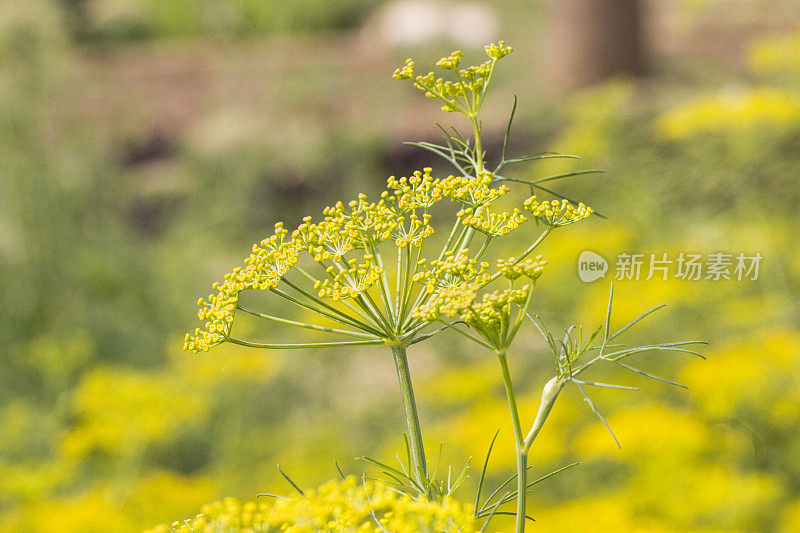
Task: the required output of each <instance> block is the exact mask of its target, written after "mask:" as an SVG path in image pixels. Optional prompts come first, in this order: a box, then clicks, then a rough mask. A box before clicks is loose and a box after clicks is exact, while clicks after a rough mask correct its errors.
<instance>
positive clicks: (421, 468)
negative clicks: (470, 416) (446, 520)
mask: <svg viewBox="0 0 800 533" xmlns="http://www.w3.org/2000/svg"><path fill="white" fill-rule="evenodd" d="M392 355H394V364H395V367H396V368H397V380H398V382H399V383H400V394H401V395H402V397H403V410H404V411H405V414H406V424H407V426H408V441H409V447H410V448H411V463H412V464H411V466H410V468H411V469H412V471H413V475H414V479H415V480H416V481H417V483H419V486H420V487H428V474H427V463H426V462H425V448H424V446H423V443H422V429H421V428H420V424H419V415H418V414H417V404H416V402H415V401H414V389H413V388H412V386H411V372H410V371H409V368H408V358H407V357H406V347H405V346H404V345H398V346H392ZM426 496H428V497H429V498H430V496H431V494H430V489H428V490H427V494H426Z"/></svg>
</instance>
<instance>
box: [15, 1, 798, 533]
mask: <svg viewBox="0 0 800 533" xmlns="http://www.w3.org/2000/svg"><path fill="white" fill-rule="evenodd" d="M798 28H800V4H798V3H797V2H795V1H794V0H640V1H636V0H559V1H555V0H553V1H552V2H545V1H502V2H500V1H498V2H488V1H486V2H482V1H478V0H474V1H464V2H461V1H455V0H453V1H448V2H434V1H417V0H389V1H376V0H341V1H337V2H329V1H324V0H295V1H292V2H283V1H276V0H224V1H223V0H217V1H210V0H209V1H204V0H171V1H168V2H164V1H158V0H138V1H137V0H0V347H2V348H0V357H2V359H1V361H2V371H1V372H0V530H2V531H21V532H27V531H30V532H39V531H48V532H50V533H54V532H60V531H64V532H76V531H85V532H92V531H98V532H116V531H120V532H128V531H138V530H141V529H142V528H146V527H149V526H152V525H154V524H156V523H159V522H164V521H167V522H170V521H172V520H174V519H176V518H180V517H188V516H192V515H193V514H195V513H196V512H197V510H198V509H199V506H200V505H201V504H203V503H204V502H207V501H210V500H213V499H215V498H219V497H222V496H228V495H230V496H236V497H239V498H242V499H249V498H254V497H255V495H256V494H257V493H259V492H264V491H266V492H278V493H286V492H288V491H290V490H291V487H289V486H288V484H287V483H286V482H285V481H284V480H283V478H282V477H281V476H280V475H279V473H278V471H277V469H276V464H280V465H281V466H282V468H283V469H284V470H286V471H287V472H288V473H290V474H291V476H292V477H293V478H294V479H295V480H297V481H298V482H299V483H300V484H301V485H303V486H314V485H316V484H318V483H319V482H322V481H325V480H328V479H331V478H334V477H336V476H337V473H336V469H335V466H334V459H336V460H338V462H339V464H340V465H341V466H342V468H343V469H344V470H345V471H348V472H352V473H359V472H361V471H362V470H363V469H364V468H365V467H366V465H365V464H364V463H362V462H358V461H355V460H354V459H353V458H354V457H356V456H361V455H365V454H369V455H373V456H375V457H378V458H381V459H384V460H390V459H391V458H392V457H393V456H394V454H395V453H396V452H398V451H399V450H400V449H401V447H402V439H401V438H400V435H401V432H402V430H403V422H402V414H401V408H400V402H399V395H398V393H397V386H396V377H395V375H394V369H393V364H392V361H391V358H390V357H388V355H387V353H383V351H378V350H372V349H364V350H353V351H351V352H347V353H344V352H342V351H333V350H325V351H317V352H277V353H276V352H261V351H256V350H248V349H245V348H238V347H232V346H230V345H224V346H223V347H221V348H218V349H215V350H212V351H211V352H210V353H206V354H201V355H199V356H195V355H192V354H190V353H187V352H183V351H181V349H180V348H181V344H182V340H183V332H184V331H186V330H188V329H190V328H194V327H195V318H194V317H195V312H196V308H195V301H196V300H197V298H198V297H199V296H204V295H206V294H208V292H209V290H210V289H209V286H210V283H211V282H212V281H214V280H218V279H220V278H221V276H222V275H223V274H224V273H225V272H227V271H229V270H230V269H231V268H232V267H233V266H235V265H237V264H239V263H240V261H241V259H242V258H243V257H245V256H246V255H247V254H248V253H249V249H250V245H251V243H253V242H257V241H259V240H260V239H261V238H262V237H263V236H265V235H266V234H267V233H269V232H270V230H271V228H272V225H273V224H274V223H275V222H276V221H278V220H284V221H286V223H287V226H288V227H291V226H292V225H293V224H295V223H297V222H298V221H299V219H300V218H301V217H302V216H304V215H307V214H314V215H317V214H319V213H320V211H321V208H322V206H323V205H325V204H327V203H330V202H332V201H335V200H336V199H340V198H341V199H348V198H350V197H352V196H353V195H354V194H356V193H357V192H358V191H364V192H367V193H370V194H375V193H376V192H377V191H379V190H381V188H382V187H383V185H384V183H385V178H386V177H387V176H388V175H390V174H398V175H400V174H404V173H407V172H409V171H411V170H412V169H414V168H419V167H423V166H427V165H429V164H430V165H431V166H433V167H434V168H435V169H436V171H437V174H440V175H446V174H447V173H449V172H450V169H448V168H447V167H446V166H445V164H444V163H443V162H440V161H436V160H434V159H432V156H431V155H430V154H428V153H425V152H421V151H419V150H417V149H414V148H411V147H408V146H404V145H403V144H402V142H403V141H407V140H429V141H436V140H437V131H436V129H435V126H434V125H433V122H434V121H436V120H438V121H443V122H445V123H446V122H447V121H448V119H450V117H449V116H446V115H443V114H442V113H441V112H440V111H439V109H438V108H439V106H438V105H436V104H435V103H432V102H431V101H430V100H427V99H425V98H422V97H421V95H419V94H417V91H415V90H413V89H412V88H411V87H410V85H409V84H407V83H400V82H397V81H395V80H392V79H391V73H392V71H393V69H394V68H395V67H396V66H398V65H400V64H401V63H402V61H403V60H404V59H405V58H406V57H409V56H414V57H415V58H417V59H418V64H419V65H420V68H421V69H425V68H426V67H425V66H423V65H426V66H427V65H432V63H433V61H434V60H435V59H436V58H438V57H440V56H441V55H444V54H446V53H448V52H449V51H451V50H453V49H456V48H459V49H462V50H463V51H464V53H465V56H466V57H465V61H466V62H467V63H471V62H475V61H482V59H481V57H482V50H481V45H483V44H485V43H486V42H488V41H490V40H496V39H505V40H506V41H507V42H509V43H510V44H511V45H513V46H514V48H515V52H514V53H513V54H512V55H510V56H509V57H508V58H507V59H504V60H503V62H502V63H501V66H500V70H499V73H498V78H497V86H496V88H495V90H494V93H493V94H492V95H491V96H490V101H489V102H488V103H487V107H486V108H485V115H486V117H487V118H486V125H485V129H486V136H487V139H488V143H487V148H488V150H489V155H490V157H491V156H492V155H493V154H494V155H497V150H498V148H499V146H500V143H501V140H502V130H503V128H504V122H505V120H506V117H507V114H508V112H509V111H510V107H511V102H512V98H513V95H514V94H516V95H518V97H519V101H520V105H519V107H518V113H517V121H516V124H515V127H514V130H513V137H512V149H513V150H514V151H515V153H520V154H521V153H530V152H538V151H543V150H557V151H560V152H566V153H575V154H578V155H581V156H583V158H584V159H583V160H581V161H577V162H574V161H571V162H570V164H569V165H567V164H564V163H563V162H560V163H558V164H546V165H545V164H541V163H540V164H538V165H531V166H529V167H520V168H518V169H517V171H516V172H517V173H518V174H519V175H520V176H523V175H528V176H537V177H541V176H545V175H547V174H552V173H558V172H564V171H569V170H572V169H586V168H603V169H605V170H607V173H606V174H604V175H602V176H601V177H594V176H582V177H579V178H575V179H574V180H573V181H571V182H570V183H563V184H562V185H561V188H560V191H562V192H564V193H568V194H570V195H573V196H576V197H579V198H580V199H581V200H583V201H585V202H586V203H588V204H590V205H592V206H593V207H595V208H596V209H597V210H598V211H600V212H601V213H603V214H604V215H605V216H606V217H607V218H606V219H600V218H597V217H593V218H592V219H591V220H590V221H588V222H585V223H582V224H580V225H577V226H573V227H570V228H567V229H565V230H563V231H561V232H558V235H556V236H555V237H554V238H553V239H552V240H551V241H550V242H548V243H547V245H546V246H545V247H544V248H543V249H542V251H543V253H544V254H545V255H546V256H547V258H548V260H549V262H550V264H549V266H548V269H547V272H546V274H545V276H544V277H543V278H542V279H541V282H540V285H539V287H538V288H537V291H538V294H537V300H536V303H535V306H536V309H537V311H538V312H539V313H540V314H541V315H542V316H543V318H544V319H545V321H546V322H547V323H548V324H549V325H550V326H551V328H553V329H555V330H560V329H562V328H565V327H567V326H569V325H570V324H572V323H583V324H586V326H587V327H589V328H590V329H593V327H595V326H597V325H599V324H600V323H601V321H602V317H603V314H604V312H605V305H606V299H607V294H608V288H609V283H610V281H611V280H612V279H613V277H614V271H613V266H612V270H610V271H609V272H608V273H607V275H606V277H605V278H603V279H601V280H598V281H595V282H593V283H584V282H582V281H580V279H579V278H578V273H577V260H578V256H579V254H580V253H581V252H582V251H583V250H587V249H589V250H592V251H595V252H597V253H599V254H601V255H603V256H604V257H606V258H607V259H609V261H612V260H613V258H614V257H616V256H618V254H620V253H644V254H648V256H647V257H649V254H651V253H652V254H657V255H658V257H661V254H663V253H667V254H669V256H670V257H673V258H675V257H677V256H678V255H679V254H680V253H681V252H683V253H686V254H689V253H699V254H703V255H704V256H705V255H707V254H712V253H717V252H723V253H730V254H734V255H735V254H738V253H745V254H747V255H748V256H751V255H754V254H756V253H760V254H761V255H762V256H763V260H762V263H761V265H760V267H761V268H760V272H759V276H758V279H757V280H752V279H745V280H742V281H737V280H736V279H735V277H734V279H732V280H719V281H713V280H708V281H689V280H680V279H675V277H674V276H672V275H671V276H669V277H668V279H667V280H662V279H660V275H657V276H655V277H654V278H653V279H651V280H649V281H646V280H644V279H642V280H640V281H619V282H617V283H616V295H617V301H616V304H615V310H614V313H615V319H614V320H615V323H616V324H620V325H621V324H623V323H624V322H625V321H627V320H630V319H632V318H634V317H635V316H637V315H638V314H639V313H641V312H642V311H644V310H646V309H648V308H649V307H652V306H653V305H656V304H659V303H666V304H668V305H667V308H666V309H665V310H662V311H660V312H659V313H658V314H657V315H655V316H654V317H653V318H652V319H651V320H650V321H649V322H646V323H645V324H643V325H642V326H640V327H639V328H638V329H637V330H636V331H634V332H632V333H631V337H630V340H631V341H642V342H649V341H657V340H671V339H675V338H683V339H690V338H702V339H707V340H709V341H711V345H710V346H709V347H708V349H707V355H708V360H707V361H700V360H699V359H697V360H695V359H692V358H691V357H689V356H684V355H682V354H664V353H656V354H651V355H647V356H644V357H642V358H641V359H639V360H637V361H636V363H637V364H638V365H639V366H641V367H642V368H646V369H648V370H652V371H657V372H660V373H662V374H663V375H666V376H668V377H670V378H671V379H675V380H677V381H680V382H682V383H685V384H687V385H688V386H689V387H690V388H689V390H688V391H684V390H682V389H677V388H671V387H669V386H668V385H664V384H661V383H657V382H653V381H648V380H646V379H644V378H642V379H641V380H640V379H637V378H636V377H635V376H633V377H632V376H631V375H630V374H628V375H622V374H620V373H619V372H616V371H614V370H613V369H604V370H600V371H598V372H597V373H596V377H597V378H598V380H601V381H614V380H616V382H623V383H627V384H632V385H636V386H640V387H641V389H642V390H641V391H639V392H626V391H605V390H601V391H599V392H596V393H595V396H594V399H595V402H596V403H597V405H598V407H599V408H601V409H602V410H603V412H604V413H605V414H606V416H607V419H608V421H609V423H610V424H611V426H612V427H613V428H614V430H615V431H616V434H617V436H618V437H619V439H620V441H621V442H622V448H621V449H617V448H616V446H615V445H614V442H613V440H612V439H611V437H610V436H609V435H608V433H607V432H606V430H605V429H604V428H603V426H602V425H601V423H600V422H599V421H598V419H597V418H596V417H594V415H593V414H592V413H591V411H590V409H589V408H588V406H587V405H586V404H585V403H584V402H582V401H581V399H580V398H579V396H578V395H577V394H575V393H574V391H568V392H566V393H565V394H564V397H563V398H561V399H560V400H559V402H558V404H557V405H556V407H555V409H554V411H553V414H552V415H551V419H550V420H549V421H548V422H547V425H546V426H545V428H544V430H543V432H542V434H541V436H540V439H539V440H537V443H536V445H535V446H534V447H533V449H532V455H531V461H532V463H533V464H534V465H535V469H534V474H533V475H534V476H535V475H536V474H544V473H546V472H548V471H550V470H552V469H554V468H557V467H560V466H562V465H565V464H568V463H570V462H572V461H575V460H580V461H581V462H582V464H581V465H580V466H578V467H575V468H572V469H570V470H568V471H566V472H564V473H562V474H560V475H559V476H556V477H554V478H552V479H550V480H548V481H547V482H545V483H542V484H540V485H538V486H537V487H536V490H535V491H534V493H533V496H532V497H531V500H530V504H529V508H530V513H531V514H532V515H533V516H534V517H535V518H536V519H537V523H536V524H535V525H534V526H533V527H534V529H536V530H541V531H634V530H638V531H686V530H695V531H731V530H740V531H798V530H800V439H798V437H797V435H798V434H800V304H799V303H798V296H800V253H798V251H797V249H798V242H800V224H798V222H800V216H799V215H798V206H800V184H799V183H798V178H800V30H799V29H798ZM644 268H645V269H646V268H647V265H645V267H644ZM642 277H643V278H644V277H645V276H644V275H643V276H642ZM262 335H265V336H267V337H269V335H270V332H269V331H265V332H262ZM274 335H275V336H285V335H287V333H286V330H284V329H275V330H274ZM287 340H289V339H287ZM476 352H477V351H476V350H474V348H473V347H472V346H468V345H465V344H463V343H462V342H461V340H459V339H456V338H454V337H447V338H445V337H444V336H440V338H439V339H438V340H434V341H431V342H429V343H422V344H419V345H415V346H414V347H413V348H412V351H411V352H410V358H411V365H412V372H413V375H414V378H415V380H416V381H415V383H416V388H417V395H418V398H417V399H418V403H419V405H420V409H421V417H422V421H423V428H424V431H425V433H424V435H425V438H426V442H427V445H428V448H429V454H434V455H435V453H434V452H435V450H436V448H437V447H438V443H439V442H444V448H443V449H444V452H443V461H444V462H445V464H453V465H454V468H459V467H460V466H461V465H462V464H463V463H464V462H466V461H467V459H468V458H469V457H472V458H473V459H472V465H473V466H472V470H473V476H472V478H471V480H470V481H469V482H468V483H467V485H466V486H465V487H464V488H462V489H461V490H462V492H461V493H460V496H461V498H462V499H464V500H467V501H469V500H471V499H472V497H473V494H474V492H473V491H474V487H475V477H476V476H475V475H474V474H475V473H476V471H477V470H479V467H480V464H481V462H482V460H483V456H484V454H485V451H486V448H487V446H488V444H489V440H490V438H491V435H492V434H493V433H494V431H495V430H496V428H498V427H501V428H502V430H501V433H500V437H499V439H498V444H497V445H496V447H495V452H494V454H493V459H492V461H491V463H490V478H491V482H492V483H496V482H498V481H499V480H502V479H504V477H505V476H507V475H508V474H509V472H510V471H511V470H512V469H513V454H512V453H511V452H512V449H513V448H512V443H511V431H510V429H509V427H508V423H507V419H508V417H507V413H506V405H505V403H504V399H503V395H502V388H501V382H500V376H499V374H498V371H497V369H496V363H495V361H494V360H493V358H492V357H491V356H490V355H489V354H483V353H476ZM510 359H511V365H512V367H513V370H514V374H515V376H516V378H517V380H518V382H517V387H518V388H519V389H520V390H521V391H522V394H523V396H524V399H523V401H522V411H523V417H524V418H527V419H530V418H531V417H532V416H533V414H534V412H535V409H536V406H537V403H538V402H537V397H538V395H539V390H540V388H541V385H542V384H543V383H544V381H546V379H547V378H548V377H549V375H550V374H551V372H552V368H551V364H552V361H551V358H550V357H548V356H547V353H546V351H545V349H544V346H543V344H542V343H541V342H540V340H538V339H537V337H536V335H535V333H534V332H533V330H531V331H527V332H525V333H524V334H523V335H521V336H520V338H518V341H517V346H516V349H515V350H514V351H513V353H512V354H510ZM497 527H498V528H500V529H502V524H501V523H500V522H498V525H497Z"/></svg>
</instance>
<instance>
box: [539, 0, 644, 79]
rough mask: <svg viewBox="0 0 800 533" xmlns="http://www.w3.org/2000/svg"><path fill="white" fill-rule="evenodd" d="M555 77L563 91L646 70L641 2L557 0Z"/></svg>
mask: <svg viewBox="0 0 800 533" xmlns="http://www.w3.org/2000/svg"><path fill="white" fill-rule="evenodd" d="M552 5H553V10H554V18H555V20H554V25H553V26H554V33H555V38H554V45H555V46H554V49H553V55H552V56H551V59H552V61H553V62H554V69H555V72H554V74H555V78H556V81H557V82H558V85H559V86H561V87H563V88H574V87H580V86H583V85H587V84H590V83H594V82H598V81H602V80H604V79H607V78H609V77H612V76H614V75H617V74H628V75H632V76H640V75H642V74H644V73H645V71H646V55H647V54H646V50H645V43H644V37H643V28H642V25H643V24H642V23H643V13H642V2H641V1H640V0H555V1H554V2H553V4H552Z"/></svg>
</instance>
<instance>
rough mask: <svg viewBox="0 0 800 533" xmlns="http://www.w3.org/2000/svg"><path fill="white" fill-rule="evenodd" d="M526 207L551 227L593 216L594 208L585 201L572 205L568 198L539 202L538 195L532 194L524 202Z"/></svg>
mask: <svg viewBox="0 0 800 533" xmlns="http://www.w3.org/2000/svg"><path fill="white" fill-rule="evenodd" d="M524 206H525V209H526V210H527V211H530V212H531V213H532V214H533V216H535V217H536V218H537V219H539V220H540V221H542V222H543V223H544V224H546V225H547V226H550V227H551V228H556V227H559V226H566V225H567V224H572V223H573V222H578V221H579V220H583V219H584V218H586V217H588V216H591V215H592V214H593V213H594V210H593V209H592V208H591V207H588V206H586V205H584V204H583V203H580V204H578V206H577V207H576V206H574V205H572V204H571V203H570V202H569V201H568V200H561V201H560V202H559V201H558V200H551V201H549V202H547V201H545V202H541V203H539V202H538V201H537V200H536V196H531V197H530V198H528V199H527V200H525V203H524Z"/></svg>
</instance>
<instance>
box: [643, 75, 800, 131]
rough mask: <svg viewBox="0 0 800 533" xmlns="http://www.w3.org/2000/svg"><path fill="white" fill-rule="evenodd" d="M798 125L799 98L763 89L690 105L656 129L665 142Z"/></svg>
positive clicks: (673, 112)
mask: <svg viewBox="0 0 800 533" xmlns="http://www.w3.org/2000/svg"><path fill="white" fill-rule="evenodd" d="M798 122H800V98H798V97H797V96H796V95H793V94H789V93H786V92H784V91H780V90H777V89H772V88H768V87H762V88H753V89H749V90H745V91H737V92H725V93H721V94H718V95H713V96H710V97H705V98H701V99H697V100H695V101H693V102H689V103H687V104H684V105H682V106H680V107H678V108H676V109H673V110H671V111H668V112H667V113H664V114H663V115H662V116H661V117H659V118H658V120H657V122H656V127H657V129H658V131H659V133H660V134H661V135H662V136H663V137H664V138H666V139H678V140H680V139H687V138H691V137H693V136H695V135H700V134H704V133H709V132H715V133H721V134H731V133H733V134H734V135H740V134H741V133H742V132H743V131H745V132H747V131H752V130H753V129H754V128H765V129H769V128H774V127H776V126H778V127H784V128H785V127H789V126H794V125H796V124H797V123H798Z"/></svg>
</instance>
